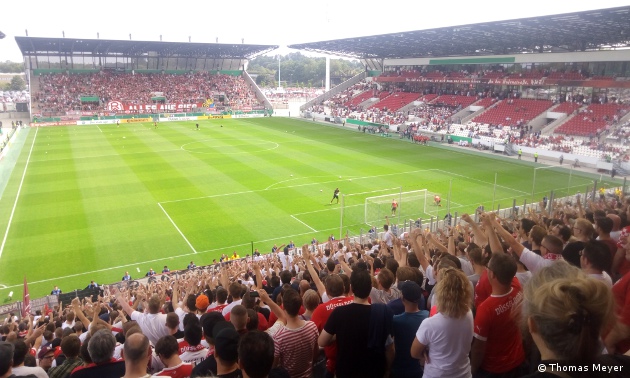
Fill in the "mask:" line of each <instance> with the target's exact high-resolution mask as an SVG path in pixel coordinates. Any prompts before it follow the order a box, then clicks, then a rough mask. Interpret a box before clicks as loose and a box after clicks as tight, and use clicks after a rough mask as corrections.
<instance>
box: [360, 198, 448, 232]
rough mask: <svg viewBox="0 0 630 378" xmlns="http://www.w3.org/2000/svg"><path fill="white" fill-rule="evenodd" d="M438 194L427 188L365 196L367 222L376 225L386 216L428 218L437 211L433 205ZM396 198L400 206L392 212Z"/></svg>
mask: <svg viewBox="0 0 630 378" xmlns="http://www.w3.org/2000/svg"><path fill="white" fill-rule="evenodd" d="M435 195H436V194H435V193H433V192H429V191H428V190H427V189H420V190H413V191H410V192H398V193H390V194H386V195H380V196H373V197H367V198H365V205H364V214H365V215H364V217H365V223H366V224H369V225H375V224H380V223H383V219H385V216H389V217H390V218H392V216H393V217H394V218H395V219H417V218H425V219H426V218H427V217H430V216H431V215H433V213H435V209H433V208H432V206H431V205H433V204H434V199H433V198H434V196H435ZM394 200H396V202H397V203H398V208H397V209H396V212H395V214H392V207H393V206H392V203H393V202H394Z"/></svg>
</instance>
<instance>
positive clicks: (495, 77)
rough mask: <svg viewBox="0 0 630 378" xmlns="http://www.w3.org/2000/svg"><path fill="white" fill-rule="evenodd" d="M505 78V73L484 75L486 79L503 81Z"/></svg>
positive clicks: (487, 73) (491, 72) (493, 72)
mask: <svg viewBox="0 0 630 378" xmlns="http://www.w3.org/2000/svg"><path fill="white" fill-rule="evenodd" d="M504 76H505V73H504V72H496V71H490V72H486V73H484V74H483V76H482V77H483V78H484V79H501V78H503V77H504Z"/></svg>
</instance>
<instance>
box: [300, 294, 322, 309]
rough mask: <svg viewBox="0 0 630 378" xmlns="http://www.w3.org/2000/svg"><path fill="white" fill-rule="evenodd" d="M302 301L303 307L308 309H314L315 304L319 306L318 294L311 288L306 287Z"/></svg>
mask: <svg viewBox="0 0 630 378" xmlns="http://www.w3.org/2000/svg"><path fill="white" fill-rule="evenodd" d="M302 301H303V302H304V308H306V309H307V310H309V311H315V309H316V308H317V306H319V294H317V292H315V290H313V289H308V290H306V291H305V292H304V295H303V296H302Z"/></svg>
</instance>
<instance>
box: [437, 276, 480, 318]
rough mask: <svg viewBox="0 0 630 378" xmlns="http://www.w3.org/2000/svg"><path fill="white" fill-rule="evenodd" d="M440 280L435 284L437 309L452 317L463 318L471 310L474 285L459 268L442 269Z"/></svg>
mask: <svg viewBox="0 0 630 378" xmlns="http://www.w3.org/2000/svg"><path fill="white" fill-rule="evenodd" d="M439 274H440V280H439V281H438V283H437V284H436V285H435V297H436V301H437V310H438V312H440V313H442V315H445V316H448V317H451V318H457V319H458V318H461V317H463V316H465V315H466V314H467V313H468V311H470V306H471V303H472V295H473V293H472V286H471V284H470V281H469V280H468V277H466V275H465V274H464V272H462V271H461V270H459V269H455V268H444V269H440V271H439Z"/></svg>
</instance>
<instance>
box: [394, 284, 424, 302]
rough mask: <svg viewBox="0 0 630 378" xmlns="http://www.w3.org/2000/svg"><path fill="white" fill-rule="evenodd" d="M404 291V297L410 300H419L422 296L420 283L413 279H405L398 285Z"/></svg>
mask: <svg viewBox="0 0 630 378" xmlns="http://www.w3.org/2000/svg"><path fill="white" fill-rule="evenodd" d="M398 288H399V289H400V291H401V292H402V296H403V299H405V300H407V301H409V302H417V301H418V300H419V299H420V297H421V296H422V289H421V288H420V285H418V284H417V283H416V282H413V281H405V282H402V283H401V284H400V285H398Z"/></svg>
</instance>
